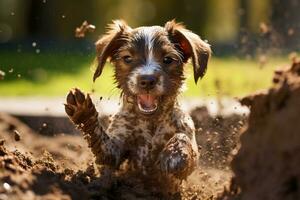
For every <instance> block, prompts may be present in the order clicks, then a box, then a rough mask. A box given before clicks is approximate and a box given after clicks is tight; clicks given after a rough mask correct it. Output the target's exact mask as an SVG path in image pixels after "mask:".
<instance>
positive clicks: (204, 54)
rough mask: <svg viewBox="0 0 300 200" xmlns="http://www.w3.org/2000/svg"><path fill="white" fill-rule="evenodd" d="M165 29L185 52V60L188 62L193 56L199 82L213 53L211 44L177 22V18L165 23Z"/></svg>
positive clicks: (196, 79) (195, 78)
mask: <svg viewBox="0 0 300 200" xmlns="http://www.w3.org/2000/svg"><path fill="white" fill-rule="evenodd" d="M165 29H166V31H167V32H168V35H169V38H170V40H171V41H172V43H174V44H175V46H176V47H177V48H178V49H179V51H181V53H182V54H183V61H184V62H187V61H188V59H189V58H192V64H193V68H194V80H195V83H197V82H198V79H199V78H202V77H203V76H204V74H205V72H206V68H207V63H208V60H209V58H210V55H211V49H210V45H209V44H208V43H206V42H204V41H203V40H201V39H200V37H199V36H198V35H196V34H194V33H192V32H191V31H189V30H187V29H186V28H185V27H184V26H183V25H182V24H180V23H176V22H175V20H172V21H169V22H167V23H166V24H165Z"/></svg>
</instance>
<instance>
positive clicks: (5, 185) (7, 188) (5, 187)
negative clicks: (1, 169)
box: [3, 182, 11, 191]
mask: <svg viewBox="0 0 300 200" xmlns="http://www.w3.org/2000/svg"><path fill="white" fill-rule="evenodd" d="M3 188H4V189H5V190H6V191H10V190H11V186H10V185H9V184H8V183H6V182H5V183H3Z"/></svg>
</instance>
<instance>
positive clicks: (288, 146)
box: [0, 61, 300, 200]
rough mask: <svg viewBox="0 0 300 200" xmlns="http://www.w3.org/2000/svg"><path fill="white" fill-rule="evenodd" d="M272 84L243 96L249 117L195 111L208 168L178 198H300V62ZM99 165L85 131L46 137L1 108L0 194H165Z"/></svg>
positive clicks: (18, 196)
mask: <svg viewBox="0 0 300 200" xmlns="http://www.w3.org/2000/svg"><path fill="white" fill-rule="evenodd" d="M273 82H274V85H273V87H272V88H270V89H269V90H268V91H266V92H264V93H258V94H255V95H251V96H249V97H246V98H244V99H243V100H242V103H243V104H245V105H248V106H249V107H250V108H251V113H250V116H249V119H248V120H247V119H246V118H245V117H243V116H238V115H231V116H226V117H225V116H217V117H211V116H210V115H209V114H208V112H207V109H206V108H205V107H197V108H195V109H194V110H193V111H192V112H191V115H192V118H193V120H194V122H195V125H196V128H197V140H198V143H199V145H200V146H201V155H202V156H201V160H200V166H201V167H200V168H199V169H197V170H196V171H195V172H194V173H193V174H192V175H191V176H190V177H189V179H188V180H187V181H186V182H185V183H184V184H183V187H182V189H181V191H179V192H178V194H177V195H175V196H174V197H173V199H216V198H217V199H250V200H252V199H258V200H260V199H263V200H268V199H272V200H277V199H300V189H299V185H300V167H299V166H300V157H299V155H300V142H299V141H300V131H299V130H300V117H299V113H300V62H297V61H295V62H294V63H293V65H292V66H291V67H290V68H287V69H284V70H278V71H276V72H275V76H274V79H273ZM245 121H248V125H247V127H245V126H244V122H245ZM241 129H242V130H244V131H243V133H242V135H241V139H240V140H241V143H240V144H239V143H238V140H239V138H240V130H241ZM237 146H240V149H239V151H238V152H237V151H236V147H237ZM236 152H237V154H236ZM235 154H236V155H235ZM232 158H233V161H232V163H231V166H232V170H233V174H234V175H233V176H234V177H233V178H232V172H231V171H230V167H229V163H230V162H231V159H232ZM98 167H99V166H95V165H94V158H93V155H92V154H91V152H90V151H89V149H88V147H87V145H86V142H85V141H84V140H83V139H82V137H81V136H76V135H65V134H61V133H58V134H57V135H53V136H43V135H40V134H37V133H35V132H34V131H32V130H31V129H30V128H28V127H27V126H26V125H25V124H23V123H22V122H20V121H19V120H17V119H15V118H13V117H11V116H8V115H5V114H0V199H4V200H5V199H12V200H14V199H18V200H19V199H26V200H27V199H29V200H30V199H163V198H162V196H161V195H160V194H153V193H150V192H148V191H146V190H145V189H143V183H142V182H141V181H139V180H136V179H135V178H133V177H130V176H129V175H126V173H122V174H121V173H120V174H117V175H116V176H115V177H113V178H112V180H111V181H112V183H113V184H112V185H111V186H110V187H108V188H107V187H104V185H105V183H106V182H107V180H106V178H105V177H102V176H101V175H99V171H98ZM224 188H227V189H225V190H224Z"/></svg>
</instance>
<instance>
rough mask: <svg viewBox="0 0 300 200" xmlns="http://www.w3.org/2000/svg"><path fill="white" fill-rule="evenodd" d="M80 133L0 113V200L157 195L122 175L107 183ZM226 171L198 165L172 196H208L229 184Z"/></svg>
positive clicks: (115, 197)
mask: <svg viewBox="0 0 300 200" xmlns="http://www.w3.org/2000/svg"><path fill="white" fill-rule="evenodd" d="M93 163H94V158H93V155H92V154H91V152H90V150H89V148H88V147H87V145H86V142H85V141H84V140H83V138H82V137H81V136H76V135H64V134H57V135H54V136H45V135H40V134H37V133H35V132H34V131H32V130H31V129H30V128H28V127H27V126H26V125H25V124H23V123H22V122H20V121H19V120H17V119H16V118H13V117H11V116H9V115H5V114H1V113H0V199H3V200H5V199H11V200H20V199H26V200H30V199H75V200H76V199H80V200H82V199H154V200H155V199H163V198H162V196H161V195H160V194H153V193H150V192H149V191H147V190H145V189H144V188H143V183H142V182H140V181H139V180H136V179H134V177H130V175H126V174H121V173H120V174H116V176H115V177H113V178H112V179H111V180H110V181H111V182H112V184H111V185H110V186H109V187H104V185H105V183H106V182H107V178H106V177H102V176H101V175H100V174H99V170H98V167H101V166H95V165H94V164H93ZM230 178H231V173H230V172H229V171H224V170H219V169H213V168H200V169H197V170H196V171H195V172H194V173H193V175H192V176H190V178H189V179H188V180H187V181H186V182H185V183H184V186H183V187H182V190H181V191H179V193H178V194H177V195H175V196H174V199H195V200H196V199H213V198H214V197H216V196H217V194H218V193H220V192H222V190H223V188H224V187H225V186H227V185H228V184H229V180H230Z"/></svg>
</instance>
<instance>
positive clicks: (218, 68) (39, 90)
mask: <svg viewBox="0 0 300 200" xmlns="http://www.w3.org/2000/svg"><path fill="white" fill-rule="evenodd" d="M1 57H3V55H1ZM7 57H10V56H9V55H6V58H7ZM11 57H12V56H11ZM23 58H24V59H23V60H22V61H20V60H18V58H17V59H11V60H9V58H7V59H6V61H5V62H2V63H1V61H0V70H3V71H5V72H6V74H8V73H9V72H8V70H9V66H12V67H15V70H19V71H22V72H23V73H26V72H27V71H26V69H24V67H26V68H27V69H31V68H30V66H34V69H35V70H36V71H38V72H39V73H37V75H36V74H35V75H34V76H35V78H34V77H33V76H31V75H30V74H29V75H28V74H27V76H24V78H22V76H21V77H20V78H17V77H15V78H12V77H8V79H9V80H4V81H3V80H2V81H0V96H28V95H33V96H64V95H66V94H67V92H68V90H69V89H70V88H74V87H79V88H81V89H82V90H84V91H86V92H92V91H95V92H96V94H97V95H99V96H103V97H117V96H118V95H119V91H118V89H116V87H115V85H114V84H113V67H112V66H111V65H107V66H106V67H105V68H104V71H103V73H102V75H101V77H99V78H98V79H97V81H96V83H93V82H92V75H93V72H92V70H91V65H92V61H93V58H92V56H88V58H85V56H76V55H75V56H74V55H68V56H66V57H64V56H61V55H60V56H56V55H51V56H50V57H49V58H48V57H47V56H45V57H42V58H40V59H39V60H38V61H35V57H33V56H31V57H30V56H29V58H28V57H27V58H26V55H25V56H24V57H23ZM2 61H3V60H2ZM43 62H45V64H44V65H45V66H46V68H43V67H42V66H44V65H42V63H43ZM49 63H50V64H49ZM287 63H289V61H288V59H282V58H274V59H271V60H269V62H268V63H267V64H266V65H265V66H263V67H259V64H258V63H257V62H255V61H253V60H240V59H237V58H212V59H211V61H210V63H209V66H208V70H207V73H206V75H205V77H204V78H203V79H202V80H200V81H199V82H198V85H195V83H194V81H193V74H192V66H190V65H187V66H186V74H187V77H188V79H187V90H185V91H184V93H183V96H185V97H196V96H206V97H207V96H216V95H226V96H231V97H235V96H243V95H246V94H249V93H251V92H254V91H256V90H260V89H264V88H267V87H268V86H270V85H271V79H272V76H273V70H274V68H276V67H278V66H282V65H284V64H287ZM3 66H4V67H5V68H4V69H3ZM39 66H41V67H40V68H39ZM1 67H2V68H1ZM22 67H23V68H22ZM68 67H69V70H68ZM60 68H61V69H62V70H60ZM45 74H46V75H45ZM36 76H37V77H36ZM40 76H45V77H46V78H43V79H42V80H40V79H39V78H40Z"/></svg>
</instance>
